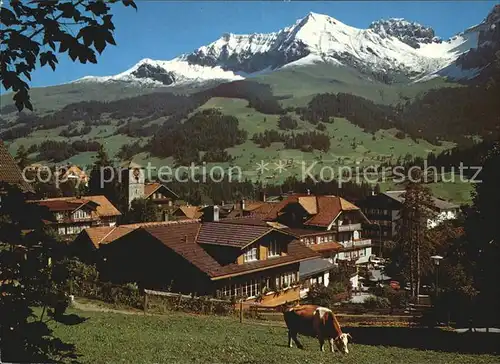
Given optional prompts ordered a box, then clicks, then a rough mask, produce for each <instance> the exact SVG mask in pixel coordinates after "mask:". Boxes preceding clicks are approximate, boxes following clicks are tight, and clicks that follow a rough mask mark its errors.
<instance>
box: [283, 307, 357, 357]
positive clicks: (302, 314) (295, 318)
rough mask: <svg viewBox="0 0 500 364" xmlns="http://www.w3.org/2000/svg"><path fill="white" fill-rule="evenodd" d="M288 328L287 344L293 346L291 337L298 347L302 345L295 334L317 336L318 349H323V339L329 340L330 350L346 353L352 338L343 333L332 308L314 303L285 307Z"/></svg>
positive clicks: (301, 347)
mask: <svg viewBox="0 0 500 364" xmlns="http://www.w3.org/2000/svg"><path fill="white" fill-rule="evenodd" d="M283 315H284V318H285V322H286V326H287V328H288V346H289V347H293V345H292V339H293V341H295V344H297V347H298V348H299V349H303V348H304V346H303V345H302V344H301V343H300V342H299V340H298V339H297V334H302V335H305V336H310V337H317V338H318V340H319V345H320V350H321V351H325V349H324V345H325V339H327V340H328V341H329V342H330V351H331V352H332V353H333V352H334V351H335V349H334V344H335V346H336V347H337V349H338V351H340V352H341V353H343V354H348V353H349V349H348V348H347V343H348V341H349V339H351V340H352V337H351V335H349V334H344V333H343V332H342V329H341V328H340V324H339V322H338V320H337V318H336V317H335V315H334V314H333V312H332V310H330V309H329V308H326V307H321V306H316V305H297V306H294V307H290V308H288V309H286V310H285V311H284V313H283Z"/></svg>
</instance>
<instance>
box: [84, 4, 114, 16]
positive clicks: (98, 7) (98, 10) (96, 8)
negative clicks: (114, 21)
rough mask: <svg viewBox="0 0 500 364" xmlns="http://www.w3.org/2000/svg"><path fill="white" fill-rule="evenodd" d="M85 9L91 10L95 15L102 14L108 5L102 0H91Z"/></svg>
mask: <svg viewBox="0 0 500 364" xmlns="http://www.w3.org/2000/svg"><path fill="white" fill-rule="evenodd" d="M86 10H88V11H90V12H92V13H93V14H95V15H104V14H106V13H107V12H108V10H109V7H108V6H107V5H106V4H105V3H104V1H91V2H90V3H89V4H88V5H87V6H86Z"/></svg>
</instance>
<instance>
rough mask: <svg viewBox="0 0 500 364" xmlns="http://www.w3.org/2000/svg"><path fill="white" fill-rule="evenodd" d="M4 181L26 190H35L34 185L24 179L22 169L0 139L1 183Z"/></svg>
mask: <svg viewBox="0 0 500 364" xmlns="http://www.w3.org/2000/svg"><path fill="white" fill-rule="evenodd" d="M2 182H5V183H8V184H12V185H16V186H18V187H19V188H20V189H21V190H22V191H24V192H34V190H33V187H31V185H30V184H29V183H28V182H26V181H25V180H24V178H23V175H22V173H21V170H20V169H19V167H18V165H17V163H16V161H15V160H14V158H13V157H12V156H11V155H10V153H9V151H8V150H7V147H6V146H5V144H4V143H3V141H1V140H0V183H2Z"/></svg>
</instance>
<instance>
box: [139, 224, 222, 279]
mask: <svg viewBox="0 0 500 364" xmlns="http://www.w3.org/2000/svg"><path fill="white" fill-rule="evenodd" d="M201 225H202V224H201V223H200V222H199V221H189V222H185V221H176V223H175V224H170V225H165V226H155V227H145V228H141V229H143V230H144V231H146V232H147V233H148V234H150V235H151V236H153V237H154V238H156V239H157V240H158V241H160V242H161V243H163V244H164V245H166V246H167V247H169V248H170V249H172V250H173V251H174V252H176V253H177V254H179V255H180V256H181V257H183V258H184V259H186V260H187V261H188V262H190V263H191V264H193V265H194V266H195V267H196V268H198V269H199V270H200V271H202V272H204V273H206V274H208V275H209V276H212V275H214V274H215V272H216V271H217V269H219V267H220V264H219V263H218V262H217V261H216V260H215V259H214V258H212V256H211V255H210V254H208V253H207V252H206V251H205V250H204V249H203V248H202V247H201V246H200V245H198V244H197V243H196V238H197V236H198V233H199V231H200V228H201Z"/></svg>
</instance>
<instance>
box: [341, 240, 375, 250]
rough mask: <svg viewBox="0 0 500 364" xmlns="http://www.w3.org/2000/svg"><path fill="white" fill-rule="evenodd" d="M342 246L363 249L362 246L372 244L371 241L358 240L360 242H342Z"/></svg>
mask: <svg viewBox="0 0 500 364" xmlns="http://www.w3.org/2000/svg"><path fill="white" fill-rule="evenodd" d="M340 244H342V246H343V247H344V248H348V249H349V248H356V247H362V246H367V245H371V244H372V240H371V239H358V240H353V241H346V242H341V243H340Z"/></svg>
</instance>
